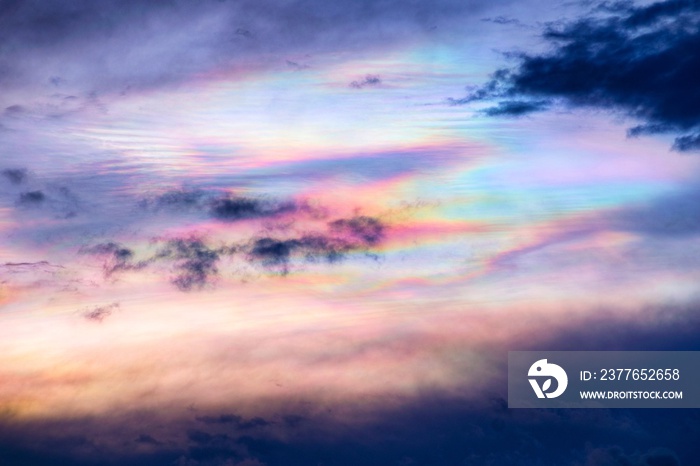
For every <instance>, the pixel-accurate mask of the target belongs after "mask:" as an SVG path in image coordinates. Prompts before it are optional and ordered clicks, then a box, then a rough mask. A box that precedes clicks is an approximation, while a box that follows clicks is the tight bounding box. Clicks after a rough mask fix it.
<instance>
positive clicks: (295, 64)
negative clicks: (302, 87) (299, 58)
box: [286, 60, 311, 71]
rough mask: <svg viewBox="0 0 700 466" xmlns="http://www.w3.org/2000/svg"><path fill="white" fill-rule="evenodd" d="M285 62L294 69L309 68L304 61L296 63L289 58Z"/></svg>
mask: <svg viewBox="0 0 700 466" xmlns="http://www.w3.org/2000/svg"><path fill="white" fill-rule="evenodd" d="M286 63H287V66H289V67H290V68H292V69H293V70H295V71H301V70H306V69H309V68H311V67H310V66H309V65H307V64H305V63H297V62H295V61H291V60H287V61H286Z"/></svg>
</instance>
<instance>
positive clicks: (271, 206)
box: [210, 196, 301, 221]
mask: <svg viewBox="0 0 700 466" xmlns="http://www.w3.org/2000/svg"><path fill="white" fill-rule="evenodd" d="M300 208H301V207H300V206H299V205H297V204H296V203H294V202H279V201H269V200H262V199H255V198H250V197H240V196H224V197H220V198H218V199H214V200H213V201H212V202H211V206H210V209H211V215H212V217H214V218H216V219H219V220H224V221H236V220H247V219H254V218H265V217H275V216H278V215H282V214H286V213H292V212H295V211H297V210H299V209H300Z"/></svg>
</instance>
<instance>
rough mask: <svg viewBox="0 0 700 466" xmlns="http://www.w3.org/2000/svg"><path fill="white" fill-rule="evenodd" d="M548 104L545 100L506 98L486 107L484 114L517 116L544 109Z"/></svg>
mask: <svg viewBox="0 0 700 466" xmlns="http://www.w3.org/2000/svg"><path fill="white" fill-rule="evenodd" d="M549 105H550V102H549V101H547V100H536V101H519V100H506V101H502V102H499V103H498V105H497V106H496V107H491V108H487V109H485V110H484V114H486V115H488V116H513V117H518V116H522V115H527V114H529V113H533V112H538V111H541V110H546V109H547V108H548V107H549Z"/></svg>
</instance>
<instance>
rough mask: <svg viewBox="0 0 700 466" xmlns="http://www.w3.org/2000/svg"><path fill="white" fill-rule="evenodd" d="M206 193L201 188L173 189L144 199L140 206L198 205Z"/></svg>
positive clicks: (186, 206) (182, 206)
mask: <svg viewBox="0 0 700 466" xmlns="http://www.w3.org/2000/svg"><path fill="white" fill-rule="evenodd" d="M207 196H208V193H206V192H205V191H202V190H198V189H195V190H187V189H174V190H170V191H166V192H164V193H162V194H159V195H156V196H153V197H151V198H148V199H144V200H142V201H141V202H140V205H141V207H145V208H152V209H187V208H197V207H200V206H201V205H202V203H203V201H204V200H205V199H206V198H207Z"/></svg>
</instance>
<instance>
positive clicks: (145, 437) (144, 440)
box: [134, 434, 162, 446]
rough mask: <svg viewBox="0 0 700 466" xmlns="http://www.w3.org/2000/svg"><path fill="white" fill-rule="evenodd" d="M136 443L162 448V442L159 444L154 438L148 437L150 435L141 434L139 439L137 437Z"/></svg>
mask: <svg viewBox="0 0 700 466" xmlns="http://www.w3.org/2000/svg"><path fill="white" fill-rule="evenodd" d="M134 442H136V443H142V444H145V445H154V446H160V445H162V443H161V442H159V441H158V440H156V439H154V438H153V437H151V436H150V435H148V434H141V435H139V436H138V437H136V440H134Z"/></svg>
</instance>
